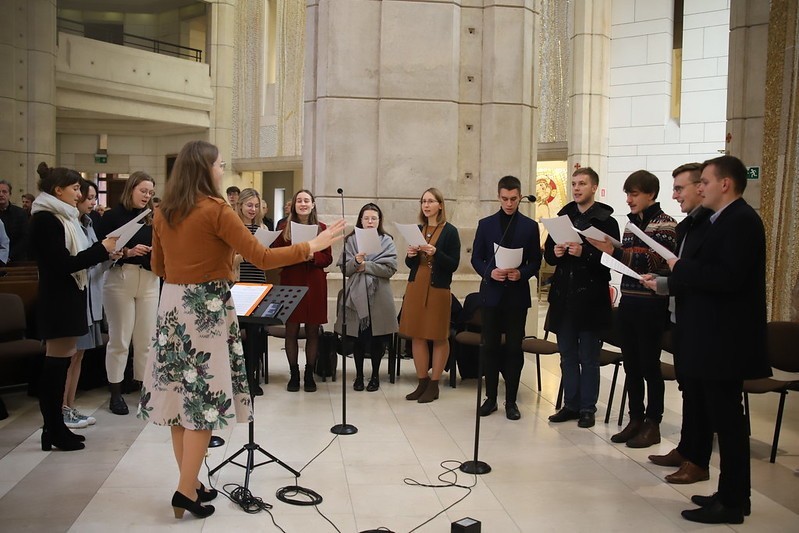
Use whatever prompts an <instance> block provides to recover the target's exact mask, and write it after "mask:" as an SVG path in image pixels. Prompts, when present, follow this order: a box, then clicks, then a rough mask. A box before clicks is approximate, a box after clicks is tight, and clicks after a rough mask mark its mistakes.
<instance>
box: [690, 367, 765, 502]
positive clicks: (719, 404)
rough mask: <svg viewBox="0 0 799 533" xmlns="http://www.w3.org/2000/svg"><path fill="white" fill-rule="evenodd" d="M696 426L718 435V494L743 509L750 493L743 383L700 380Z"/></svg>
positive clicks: (697, 383) (723, 500) (697, 382)
mask: <svg viewBox="0 0 799 533" xmlns="http://www.w3.org/2000/svg"><path fill="white" fill-rule="evenodd" d="M695 382H696V385H697V400H698V401H697V408H698V412H697V417H698V419H697V424H702V425H704V426H706V427H709V428H710V429H711V431H712V432H714V433H716V435H718V439H719V457H720V459H721V462H720V470H721V473H720V474H719V486H718V487H719V488H718V493H719V496H720V498H721V502H722V503H723V504H724V505H725V506H727V507H735V508H739V509H740V508H742V507H743V505H744V502H746V501H747V500H748V498H749V496H750V492H751V485H752V481H751V471H750V465H749V431H748V428H747V425H746V417H745V416H744V409H743V381H727V380H723V381H722V380H710V379H697V380H695Z"/></svg>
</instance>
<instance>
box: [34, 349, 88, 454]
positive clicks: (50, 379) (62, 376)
mask: <svg viewBox="0 0 799 533" xmlns="http://www.w3.org/2000/svg"><path fill="white" fill-rule="evenodd" d="M69 363H70V358H69V357H45V358H44V368H43V371H42V379H41V391H40V392H39V409H40V410H41V412H42V418H43V419H44V428H43V430H42V450H43V451H50V450H51V449H52V447H53V446H55V447H56V448H58V449H60V450H63V451H73V450H82V449H83V448H85V445H84V444H83V443H82V442H80V441H79V440H78V439H77V438H76V437H75V436H74V435H73V434H72V432H70V431H69V430H68V429H67V426H66V425H64V415H63V414H62V412H61V406H62V404H63V401H64V387H65V386H66V381H67V371H68V370H69Z"/></svg>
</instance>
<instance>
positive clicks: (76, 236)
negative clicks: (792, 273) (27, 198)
mask: <svg viewBox="0 0 799 533" xmlns="http://www.w3.org/2000/svg"><path fill="white" fill-rule="evenodd" d="M39 211H47V212H48V213H52V214H53V215H54V216H55V217H56V218H57V219H58V220H59V221H60V222H61V224H62V225H63V226H64V245H65V246H66V248H67V250H68V251H69V255H72V256H75V255H78V253H79V252H82V251H83V250H85V249H87V248H88V247H89V239H88V238H86V234H85V233H84V232H83V229H82V228H81V225H80V220H79V219H78V215H79V211H78V208H77V207H75V206H72V205H69V204H68V203H66V202H62V201H61V200H59V199H58V198H56V197H55V196H53V195H51V194H47V193H46V192H43V193H41V194H39V196H37V197H36V199H35V200H34V201H33V204H32V205H31V214H34V213H38V212H39ZM72 278H73V279H74V280H75V283H77V285H78V288H79V289H81V290H82V289H85V288H86V280H87V278H88V276H87V273H86V270H78V271H77V272H73V273H72Z"/></svg>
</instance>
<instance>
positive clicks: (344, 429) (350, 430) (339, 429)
mask: <svg viewBox="0 0 799 533" xmlns="http://www.w3.org/2000/svg"><path fill="white" fill-rule="evenodd" d="M336 192H337V193H338V195H339V196H341V218H342V219H343V218H344V189H342V188H341V187H339V188H338V189H336ZM346 246H347V244H346V242H345V243H344V247H345V248H344V249H343V250H342V251H341V254H342V257H343V258H344V265H342V267H341V286H342V287H341V308H339V309H338V312H339V313H341V343H340V346H341V348H342V349H341V352H342V353H341V424H336V425H334V426H333V427H332V428H330V432H331V433H334V434H336V435H352V434H354V433H357V432H358V428H357V427H355V426H354V425H352V424H348V423H347V354H346V352H347V312H346V306H347V261H346V260H347V252H346ZM334 372H335V371H334Z"/></svg>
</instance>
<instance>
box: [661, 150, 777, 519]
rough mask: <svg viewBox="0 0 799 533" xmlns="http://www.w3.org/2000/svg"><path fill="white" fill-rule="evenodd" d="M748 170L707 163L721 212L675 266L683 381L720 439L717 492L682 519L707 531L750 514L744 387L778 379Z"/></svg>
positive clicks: (710, 189) (709, 185)
mask: <svg viewBox="0 0 799 533" xmlns="http://www.w3.org/2000/svg"><path fill="white" fill-rule="evenodd" d="M745 188H746V167H745V166H744V164H743V163H742V162H741V161H740V160H739V159H737V158H735V157H732V156H727V155H725V156H721V157H717V158H715V159H711V160H709V161H705V163H704V164H703V168H702V177H701V181H700V185H699V189H700V194H702V197H703V200H702V205H703V206H704V207H706V208H708V209H711V210H713V211H714V213H713V215H712V216H711V217H710V223H711V227H710V228H709V229H708V230H707V233H706V234H705V236H704V239H703V240H702V242H698V243H696V246H695V247H694V244H693V243H692V246H691V248H692V249H691V250H688V251H686V250H684V251H683V254H682V255H681V256H680V257H679V258H676V259H671V260H669V267H670V268H671V270H672V274H671V278H672V280H671V281H672V282H673V283H675V284H679V285H681V286H683V287H684V288H685V292H684V294H682V295H681V298H679V299H677V302H676V309H675V313H676V315H677V317H678V318H677V320H678V323H679V324H680V328H681V330H682V331H683V332H684V333H685V336H686V338H690V339H691V342H686V343H682V344H681V346H680V349H681V355H680V365H681V367H682V370H681V373H682V375H683V376H684V379H685V380H687V381H691V382H692V385H691V386H692V387H695V390H696V391H697V401H698V405H701V407H698V409H699V412H698V413H697V416H701V417H705V418H704V424H705V425H706V426H707V427H710V428H711V429H712V431H713V432H714V433H716V434H717V435H718V442H719V455H720V458H721V462H720V469H721V474H720V475H719V483H718V492H716V493H715V494H713V495H712V496H693V497H691V501H692V502H694V503H695V504H697V505H699V506H700V507H699V508H698V509H692V510H686V511H683V512H682V516H683V517H684V518H685V519H687V520H691V521H693V522H701V523H707V524H740V523H742V522H743V520H744V515H747V514H749V511H750V508H751V506H750V500H749V495H750V489H751V479H750V465H749V434H748V431H747V425H746V419H745V417H744V413H743V405H742V404H743V402H742V397H743V381H744V380H745V379H754V378H763V377H768V376H770V375H771V368H770V366H769V363H768V359H767V357H766V236H765V231H764V229H763V222H762V221H761V220H760V217H759V216H758V215H757V213H756V212H755V210H754V209H752V207H751V206H749V204H747V203H746V201H745V200H744V199H743V198H742V195H743V192H744V189H745Z"/></svg>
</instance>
